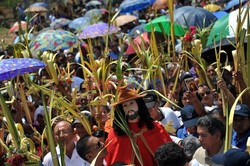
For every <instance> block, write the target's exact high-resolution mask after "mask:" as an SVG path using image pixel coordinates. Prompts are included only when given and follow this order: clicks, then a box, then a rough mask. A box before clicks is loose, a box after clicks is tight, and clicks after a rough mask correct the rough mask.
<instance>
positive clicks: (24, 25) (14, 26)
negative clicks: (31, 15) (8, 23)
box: [9, 21, 27, 32]
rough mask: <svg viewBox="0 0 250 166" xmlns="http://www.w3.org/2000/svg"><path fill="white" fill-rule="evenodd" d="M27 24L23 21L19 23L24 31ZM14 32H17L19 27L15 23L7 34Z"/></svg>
mask: <svg viewBox="0 0 250 166" xmlns="http://www.w3.org/2000/svg"><path fill="white" fill-rule="evenodd" d="M26 25H27V23H26V22H25V21H21V28H22V29H25V28H26ZM16 30H19V25H18V22H16V23H15V24H14V25H13V26H12V27H11V28H10V29H9V32H14V31H16Z"/></svg>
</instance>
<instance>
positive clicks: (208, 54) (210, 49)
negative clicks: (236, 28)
mask: <svg viewBox="0 0 250 166" xmlns="http://www.w3.org/2000/svg"><path fill="white" fill-rule="evenodd" d="M235 40H236V39H235V37H229V38H223V39H222V40H221V43H220V41H217V42H216V43H215V46H214V44H210V45H209V46H207V47H206V48H205V49H204V50H203V51H202V54H201V57H202V58H203V59H205V60H206V62H210V63H212V62H216V56H215V50H216V51H217V52H219V48H220V49H221V50H223V51H225V52H226V54H224V52H222V53H221V55H220V61H221V62H222V63H224V62H226V59H227V58H228V61H229V62H233V56H232V51H233V50H235V47H234V46H233V45H232V43H233V44H234V45H235ZM244 50H245V55H246V51H247V40H245V41H244ZM226 57H227V58H226Z"/></svg>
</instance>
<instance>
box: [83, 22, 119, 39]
mask: <svg viewBox="0 0 250 166" xmlns="http://www.w3.org/2000/svg"><path fill="white" fill-rule="evenodd" d="M118 31H119V28H117V27H115V26H112V25H110V27H109V25H108V24H107V23H96V24H93V25H90V26H89V27H87V28H85V29H84V30H83V31H82V33H81V34H80V35H79V38H81V39H87V38H96V37H101V36H105V35H107V34H109V35H110V34H113V33H117V32H118Z"/></svg>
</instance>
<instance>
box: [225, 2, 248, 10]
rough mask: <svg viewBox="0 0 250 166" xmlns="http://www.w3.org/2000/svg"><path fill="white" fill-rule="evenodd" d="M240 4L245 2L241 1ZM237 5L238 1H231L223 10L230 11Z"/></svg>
mask: <svg viewBox="0 0 250 166" xmlns="http://www.w3.org/2000/svg"><path fill="white" fill-rule="evenodd" d="M241 2H242V4H244V3H245V2H247V0H241ZM239 4H240V0H231V1H229V2H228V3H227V5H226V7H225V8H224V10H230V9H231V8H233V7H235V6H238V5H239Z"/></svg>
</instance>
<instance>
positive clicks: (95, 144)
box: [87, 136, 107, 162]
mask: <svg viewBox="0 0 250 166" xmlns="http://www.w3.org/2000/svg"><path fill="white" fill-rule="evenodd" d="M88 147H89V149H90V150H89V153H88V154H87V158H88V160H89V161H90V162H92V161H93V159H94V158H95V157H96V156H97V154H98V153H99V152H100V151H101V150H102V149H103V148H104V143H103V142H101V141H100V140H99V138H97V137H94V136H91V137H90V138H89V140H88ZM106 154H107V150H106V148H105V149H103V151H102V152H101V154H100V155H99V156H98V158H97V160H103V159H104V158H105V156H106Z"/></svg>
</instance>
